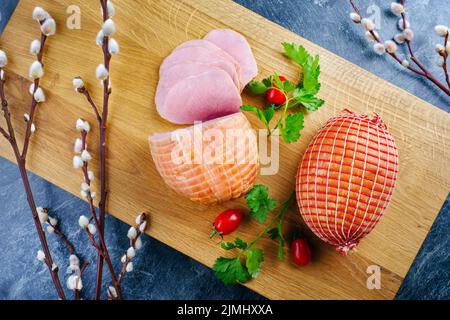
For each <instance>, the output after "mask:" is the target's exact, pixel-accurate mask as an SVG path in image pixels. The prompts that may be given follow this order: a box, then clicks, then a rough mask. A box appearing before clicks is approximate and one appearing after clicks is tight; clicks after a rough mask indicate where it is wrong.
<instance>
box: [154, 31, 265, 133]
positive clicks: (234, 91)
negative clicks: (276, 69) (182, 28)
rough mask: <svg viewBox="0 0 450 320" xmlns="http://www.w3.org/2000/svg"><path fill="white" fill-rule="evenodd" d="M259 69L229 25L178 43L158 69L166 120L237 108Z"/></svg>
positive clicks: (213, 114) (159, 104)
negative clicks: (229, 28)
mask: <svg viewBox="0 0 450 320" xmlns="http://www.w3.org/2000/svg"><path fill="white" fill-rule="evenodd" d="M257 74H258V68H257V65H256V61H255V58H254V56H253V53H252V51H251V48H250V46H249V44H248V42H247V40H246V39H245V38H244V37H243V36H242V35H241V34H239V33H237V32H235V31H232V30H228V29H217V30H213V31H211V32H209V33H208V34H207V35H206V36H205V37H204V39H198V40H191V41H188V42H185V43H183V44H181V45H179V46H178V47H176V48H175V49H174V50H173V51H172V53H171V54H170V55H169V56H168V57H166V58H165V59H164V61H163V63H162V64H161V67H160V70H159V76H160V79H159V83H158V87H157V89H156V96H155V103H156V109H157V110H158V113H159V114H160V115H161V117H163V118H164V119H166V120H168V121H170V122H173V123H176V124H192V123H194V121H205V120H210V119H215V118H218V117H221V116H225V115H229V114H232V113H235V112H239V107H240V106H241V105H242V100H241V92H242V90H243V89H244V87H245V86H246V85H247V83H248V82H249V81H250V80H251V79H252V78H254V77H255V76H256V75H257Z"/></svg>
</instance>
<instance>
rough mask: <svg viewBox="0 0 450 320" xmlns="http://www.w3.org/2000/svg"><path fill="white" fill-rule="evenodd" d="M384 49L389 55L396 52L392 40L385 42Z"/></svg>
mask: <svg viewBox="0 0 450 320" xmlns="http://www.w3.org/2000/svg"><path fill="white" fill-rule="evenodd" d="M384 47H385V48H386V51H387V52H389V53H396V52H397V44H396V43H395V42H394V41H392V40H387V41H386V42H385V43H384Z"/></svg>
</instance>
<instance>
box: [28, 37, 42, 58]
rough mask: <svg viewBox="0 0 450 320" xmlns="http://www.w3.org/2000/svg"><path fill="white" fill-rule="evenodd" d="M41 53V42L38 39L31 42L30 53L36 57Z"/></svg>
mask: <svg viewBox="0 0 450 320" xmlns="http://www.w3.org/2000/svg"><path fill="white" fill-rule="evenodd" d="M39 51H41V41H39V40H38V39H35V40H33V41H31V43H30V53H31V54H32V55H34V56H37V55H38V54H39Z"/></svg>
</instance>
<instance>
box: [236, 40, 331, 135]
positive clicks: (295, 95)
mask: <svg viewBox="0 0 450 320" xmlns="http://www.w3.org/2000/svg"><path fill="white" fill-rule="evenodd" d="M283 48H284V54H285V56H287V57H288V58H290V59H291V60H293V61H294V62H295V63H297V64H298V65H299V66H300V68H301V69H302V72H301V76H300V81H299V83H298V84H297V86H295V85H294V84H293V83H292V82H290V81H288V80H285V81H281V79H280V77H279V75H278V74H277V73H276V72H275V73H274V74H273V75H271V76H269V77H268V78H265V79H263V80H262V81H255V80H253V81H250V83H249V84H248V85H247V88H248V89H249V90H250V92H252V93H254V94H256V95H261V94H264V93H265V92H266V91H267V90H269V89H276V90H279V91H280V92H281V93H283V94H284V95H285V97H286V102H285V103H284V105H282V106H277V105H269V106H267V107H266V108H265V110H261V109H260V108H258V107H255V106H252V105H243V106H242V107H241V109H242V110H243V111H249V112H253V113H255V114H256V116H257V117H258V118H259V119H260V120H261V122H262V123H263V124H264V126H265V127H266V129H267V130H268V135H271V134H273V133H274V132H275V130H277V129H278V130H279V132H280V135H281V137H282V139H283V141H284V142H285V143H292V142H295V141H297V140H298V139H299V138H300V132H301V130H302V129H303V127H304V113H303V112H302V111H301V109H299V108H295V109H294V107H300V106H303V107H304V108H305V109H306V110H307V111H315V110H317V109H319V108H320V107H321V106H322V105H323V104H324V103H325V101H324V100H322V99H319V98H317V96H316V95H317V94H318V93H319V90H320V82H319V75H320V64H319V56H318V55H316V56H314V57H313V56H312V55H310V54H309V53H308V51H307V50H306V49H305V48H304V47H303V46H301V45H297V44H295V43H283ZM290 109H292V110H294V111H295V113H291V114H289V115H287V111H288V110H290ZM276 110H281V112H282V114H281V117H280V118H279V119H278V121H277V122H276V124H275V126H274V127H273V128H272V127H271V125H270V122H271V120H272V119H273V117H274V114H275V111H276Z"/></svg>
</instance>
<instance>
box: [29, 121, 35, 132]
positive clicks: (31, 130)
mask: <svg viewBox="0 0 450 320" xmlns="http://www.w3.org/2000/svg"><path fill="white" fill-rule="evenodd" d="M30 132H31V133H35V132H36V125H35V124H34V123H32V124H31V126H30Z"/></svg>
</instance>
